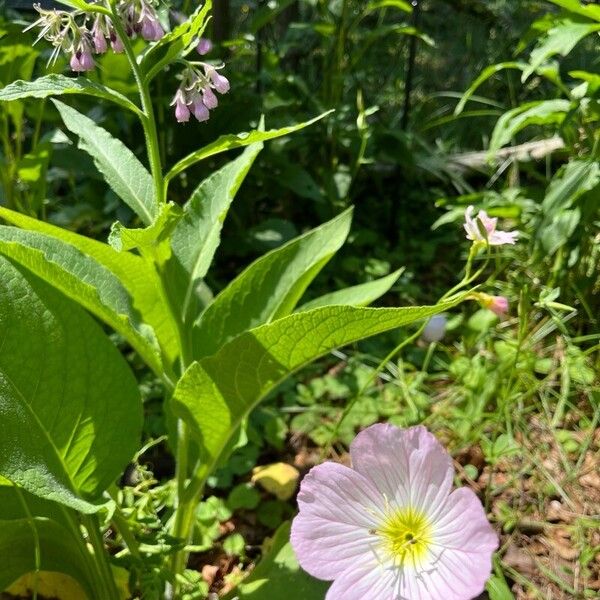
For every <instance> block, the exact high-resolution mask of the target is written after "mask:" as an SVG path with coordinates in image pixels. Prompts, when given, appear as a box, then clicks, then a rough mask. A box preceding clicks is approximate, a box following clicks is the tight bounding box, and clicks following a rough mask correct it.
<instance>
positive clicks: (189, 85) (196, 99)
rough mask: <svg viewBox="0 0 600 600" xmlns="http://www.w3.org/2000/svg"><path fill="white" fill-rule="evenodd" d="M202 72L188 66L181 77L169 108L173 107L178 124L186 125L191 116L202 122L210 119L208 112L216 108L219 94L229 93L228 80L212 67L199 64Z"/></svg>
mask: <svg viewBox="0 0 600 600" xmlns="http://www.w3.org/2000/svg"><path fill="white" fill-rule="evenodd" d="M201 66H202V70H198V69H196V68H194V67H192V66H189V67H188V68H187V69H186V71H185V72H184V73H183V75H182V83H181V85H180V86H179V88H178V90H177V92H176V93H175V97H174V98H173V101H172V102H171V106H175V118H176V119H177V121H178V122H179V123H187V122H188V121H189V120H190V117H191V116H192V115H193V116H194V117H195V118H196V120H198V121H200V122H203V121H208V119H209V118H210V111H211V110H214V109H215V108H217V106H218V105H219V99H218V98H217V95H216V94H215V92H214V91H213V90H216V91H217V92H218V93H219V94H226V93H227V92H228V91H229V87H230V85H229V80H228V79H227V77H225V76H224V75H221V74H220V73H219V72H218V70H217V68H216V67H214V66H213V65H209V64H205V63H201Z"/></svg>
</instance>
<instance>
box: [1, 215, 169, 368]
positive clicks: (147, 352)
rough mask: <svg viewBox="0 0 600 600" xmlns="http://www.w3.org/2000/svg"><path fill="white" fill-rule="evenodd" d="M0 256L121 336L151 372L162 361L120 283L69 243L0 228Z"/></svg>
mask: <svg viewBox="0 0 600 600" xmlns="http://www.w3.org/2000/svg"><path fill="white" fill-rule="evenodd" d="M0 253H1V254H3V255H5V256H8V257H9V258H12V259H13V260H15V261H16V262H18V263H20V264H22V265H23V266H24V267H26V268H27V269H28V270H30V271H32V272H33V273H35V274H36V275H38V276H40V277H42V278H43V279H44V280H45V281H47V282H48V283H49V284H51V285H52V286H54V287H55V288H57V289H58V290H60V291H61V292H62V293H64V294H65V295H67V296H69V297H70V298H72V299H73V300H75V301H76V302H78V303H79V304H81V305H82V306H84V307H85V308H87V309H88V310H89V311H90V312H92V313H94V314H95V315H96V316H97V317H99V318H100V319H102V320H103V321H105V322H106V323H107V324H108V325H110V326H111V327H112V328H113V329H114V330H115V331H118V332H119V333H120V334H121V335H123V337H125V338H126V339H127V340H128V341H129V343H130V344H131V345H132V346H133V347H134V348H135V349H136V350H137V351H138V352H139V354H140V355H141V356H142V357H143V358H144V360H145V361H146V362H147V363H148V365H149V366H150V367H151V368H152V369H153V370H154V371H155V372H156V373H160V372H161V370H162V364H161V357H160V352H159V348H158V344H157V343H156V339H155V335H154V332H153V330H152V328H151V327H150V326H149V325H147V324H145V323H143V322H142V321H141V319H140V317H139V314H138V312H137V311H136V310H135V308H134V306H133V305H132V300H131V297H130V295H129V293H128V292H127V289H126V288H125V287H124V286H123V284H122V283H121V281H120V280H119V279H118V278H117V277H116V276H115V275H114V274H113V273H112V272H111V271H110V270H108V269H107V268H106V267H104V266H103V265H102V264H100V263H99V262H97V261H96V260H95V259H94V258H92V257H91V256H88V255H87V254H84V253H83V252H81V251H80V250H78V249H77V248H75V247H73V246H72V245H71V244H69V243H67V242H64V241H62V240H60V239H57V238H55V237H51V236H50V235H46V234H44V233H38V232H36V231H25V230H21V229H17V228H16V227H8V226H5V225H2V226H0Z"/></svg>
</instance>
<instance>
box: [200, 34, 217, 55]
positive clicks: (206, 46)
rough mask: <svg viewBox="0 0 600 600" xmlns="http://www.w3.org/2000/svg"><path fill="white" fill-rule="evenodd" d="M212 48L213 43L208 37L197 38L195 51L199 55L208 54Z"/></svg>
mask: <svg viewBox="0 0 600 600" xmlns="http://www.w3.org/2000/svg"><path fill="white" fill-rule="evenodd" d="M212 49H213V43H212V42H211V41H210V40H209V39H208V38H200V39H199V40H198V45H197V46H196V51H197V52H198V54H199V55H200V56H204V55H205V54H208V53H209V52H210V51H211V50H212Z"/></svg>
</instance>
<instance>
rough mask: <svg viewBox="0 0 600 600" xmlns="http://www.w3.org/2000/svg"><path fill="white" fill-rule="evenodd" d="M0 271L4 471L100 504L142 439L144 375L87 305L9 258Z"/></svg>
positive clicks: (44, 491) (88, 506)
mask: <svg viewBox="0 0 600 600" xmlns="http://www.w3.org/2000/svg"><path fill="white" fill-rule="evenodd" d="M0 275H1V277H0V327H1V329H2V334H3V339H2V353H1V354H0V423H2V431H1V434H0V475H2V476H3V477H6V478H7V479H9V480H10V481H12V482H13V483H15V484H17V485H20V486H21V487H23V488H24V489H26V490H27V491H28V492H30V493H32V494H34V495H37V496H40V497H42V498H44V499H47V500H53V501H55V502H60V503H62V504H65V505H67V506H70V507H72V508H74V509H76V510H80V511H83V512H93V511H95V510H97V509H98V505H97V504H96V503H97V502H98V501H101V497H102V493H103V492H104V491H105V490H106V488H107V487H108V486H109V485H110V484H111V483H112V482H114V480H115V479H116V478H117V477H118V476H119V474H120V473H121V472H122V470H123V469H124V468H125V466H126V465H127V462H128V461H129V460H130V459H131V457H132V456H133V454H134V452H135V450H136V449H137V447H138V442H139V438H140V434H141V426H142V411H141V401H140V396H139V391H138V387H137V383H136V381H135V378H134V377H133V375H132V373H131V371H130V369H129V367H128V365H127V363H126V362H125V361H124V360H123V358H122V357H121V355H120V354H119V352H118V351H117V349H116V348H115V347H114V346H113V344H112V343H111V342H110V341H109V339H108V338H107V337H106V335H105V334H104V333H103V332H102V330H101V328H100V327H99V326H98V325H97V324H96V322H95V321H94V320H93V319H92V318H91V317H89V316H88V315H87V314H86V313H85V312H84V311H83V310H81V309H80V308H78V307H77V306H76V305H74V304H73V303H72V302H71V301H70V300H68V299H67V298H65V297H64V296H63V295H62V294H60V293H58V292H57V291H56V290H54V289H53V288H52V287H51V286H49V285H48V284H47V283H45V282H44V281H42V280H41V279H38V278H37V277H35V276H34V275H32V274H31V273H29V272H27V271H26V270H24V269H22V270H21V269H19V268H17V267H15V266H14V265H13V264H12V263H11V262H10V261H8V260H7V259H5V258H2V259H0ZM116 424H118V427H117V426H115V425H116Z"/></svg>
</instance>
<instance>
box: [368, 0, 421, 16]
mask: <svg viewBox="0 0 600 600" xmlns="http://www.w3.org/2000/svg"><path fill="white" fill-rule="evenodd" d="M381 8H397V9H398V10H402V11H404V12H406V13H411V12H412V10H413V8H412V6H411V5H410V2H406V1H405V0H371V2H369V3H368V4H367V7H366V12H367V13H372V12H374V11H376V10H379V9H381Z"/></svg>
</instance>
